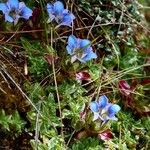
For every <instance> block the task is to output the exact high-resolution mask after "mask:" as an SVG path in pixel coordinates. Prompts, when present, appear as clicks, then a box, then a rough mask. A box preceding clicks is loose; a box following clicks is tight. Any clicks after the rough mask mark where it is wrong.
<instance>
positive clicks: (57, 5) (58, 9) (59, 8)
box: [54, 1, 64, 15]
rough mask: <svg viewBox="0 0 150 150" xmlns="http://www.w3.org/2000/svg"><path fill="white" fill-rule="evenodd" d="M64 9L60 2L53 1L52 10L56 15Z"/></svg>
mask: <svg viewBox="0 0 150 150" xmlns="http://www.w3.org/2000/svg"><path fill="white" fill-rule="evenodd" d="M63 10H64V5H63V3H62V2H60V1H57V2H55V3H54V12H55V14H56V15H62V13H63Z"/></svg>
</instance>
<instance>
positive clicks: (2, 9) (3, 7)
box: [0, 3, 8, 13]
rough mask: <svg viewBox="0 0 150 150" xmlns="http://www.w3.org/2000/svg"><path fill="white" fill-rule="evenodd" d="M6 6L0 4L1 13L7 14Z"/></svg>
mask: <svg viewBox="0 0 150 150" xmlns="http://www.w3.org/2000/svg"><path fill="white" fill-rule="evenodd" d="M7 9H8V8H7V6H6V4H5V3H0V11H2V12H3V13H6V12H7Z"/></svg>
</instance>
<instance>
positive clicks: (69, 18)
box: [0, 0, 97, 63]
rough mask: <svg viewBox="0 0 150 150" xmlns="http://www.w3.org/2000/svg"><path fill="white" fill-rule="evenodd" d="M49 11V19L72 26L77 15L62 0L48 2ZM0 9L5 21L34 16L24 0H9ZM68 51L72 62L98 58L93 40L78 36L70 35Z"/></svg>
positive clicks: (0, 4)
mask: <svg viewBox="0 0 150 150" xmlns="http://www.w3.org/2000/svg"><path fill="white" fill-rule="evenodd" d="M46 8H47V12H48V15H49V21H53V20H55V21H56V22H57V23H58V24H59V25H58V26H61V25H65V26H69V27H71V26H72V25H73V20H74V19H75V16H74V15H73V14H72V13H71V12H70V11H69V10H68V9H65V8H64V5H63V3H62V2H60V1H56V2H55V3H53V4H50V3H48V4H47V7H46ZM0 11H2V12H3V14H4V16H5V21H8V22H14V24H16V23H17V22H18V20H19V18H24V19H26V20H27V19H29V18H30V17H31V16H32V10H31V9H30V8H28V7H27V6H26V5H25V3H24V2H19V1H18V0H8V1H7V2H6V3H0ZM66 49H67V52H68V54H69V55H71V62H74V61H75V60H79V61H80V62H82V63H85V62H86V61H89V60H91V59H94V58H97V55H96V53H94V52H93V49H92V47H91V42H90V41H89V40H87V39H80V38H76V37H75V36H74V35H70V36H69V38H68V45H67V46H66Z"/></svg>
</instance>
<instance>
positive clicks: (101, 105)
mask: <svg viewBox="0 0 150 150" xmlns="http://www.w3.org/2000/svg"><path fill="white" fill-rule="evenodd" d="M90 109H91V111H92V112H93V113H94V117H93V121H95V120H97V119H100V120H101V121H102V122H103V123H105V122H107V121H108V120H117V118H116V117H115V115H116V113H117V112H119V110H120V109H121V108H120V106H119V105H117V104H111V103H108V98H107V97H106V96H105V95H102V96H100V97H99V99H98V101H94V102H91V103H90Z"/></svg>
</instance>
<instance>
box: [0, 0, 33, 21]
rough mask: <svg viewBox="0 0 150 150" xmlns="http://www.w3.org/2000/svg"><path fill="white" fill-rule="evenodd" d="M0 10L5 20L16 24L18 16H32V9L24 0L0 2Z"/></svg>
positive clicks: (25, 17)
mask: <svg viewBox="0 0 150 150" xmlns="http://www.w3.org/2000/svg"><path fill="white" fill-rule="evenodd" d="M0 11H2V12H3V14H4V16H5V21H8V22H14V24H16V23H17V22H18V20H19V18H24V19H26V20H27V19H29V18H30V17H31V16H32V10H31V9H30V8H28V7H27V6H26V5H25V3H24V2H19V1H18V0H8V1H7V2H6V3H0Z"/></svg>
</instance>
